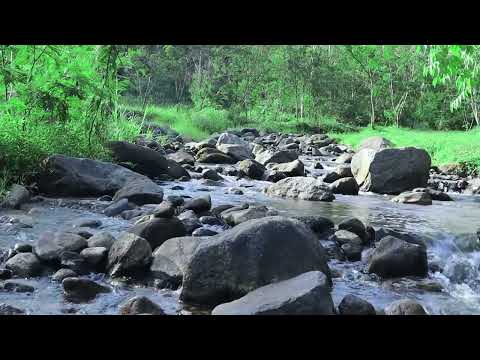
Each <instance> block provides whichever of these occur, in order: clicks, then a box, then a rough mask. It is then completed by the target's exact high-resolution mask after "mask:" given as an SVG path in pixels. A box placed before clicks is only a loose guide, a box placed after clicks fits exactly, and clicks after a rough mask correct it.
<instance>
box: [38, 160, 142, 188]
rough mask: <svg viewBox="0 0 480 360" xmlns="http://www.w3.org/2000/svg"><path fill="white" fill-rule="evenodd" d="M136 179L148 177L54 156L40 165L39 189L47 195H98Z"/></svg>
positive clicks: (110, 165) (86, 161)
mask: <svg viewBox="0 0 480 360" xmlns="http://www.w3.org/2000/svg"><path fill="white" fill-rule="evenodd" d="M139 180H144V181H148V178H146V177H145V176H143V175H140V174H138V173H136V172H133V171H131V170H128V169H126V168H124V167H122V166H119V165H115V164H111V163H106V162H101V161H96V160H90V159H80V158H72V157H68V156H63V155H54V156H51V157H49V158H48V159H46V160H45V162H44V163H43V164H42V171H41V173H40V175H39V178H38V187H39V190H40V192H42V193H45V194H47V195H55V196H101V195H113V194H115V192H117V191H118V190H120V189H121V188H122V187H124V186H125V185H126V184H127V183H130V182H132V181H139Z"/></svg>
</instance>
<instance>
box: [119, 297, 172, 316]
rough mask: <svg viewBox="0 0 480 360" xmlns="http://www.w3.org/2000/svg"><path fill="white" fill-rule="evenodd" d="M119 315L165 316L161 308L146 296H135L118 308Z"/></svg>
mask: <svg viewBox="0 0 480 360" xmlns="http://www.w3.org/2000/svg"><path fill="white" fill-rule="evenodd" d="M119 313H120V315H140V314H149V315H165V312H164V311H163V310H162V308H161V307H160V306H159V305H157V304H155V303H154V302H153V301H152V300H150V299H149V298H147V297H146V296H135V297H133V298H131V299H129V300H128V301H127V302H125V303H124V304H123V305H121V307H120V311H119Z"/></svg>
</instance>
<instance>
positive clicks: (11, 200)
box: [0, 184, 30, 209]
mask: <svg viewBox="0 0 480 360" xmlns="http://www.w3.org/2000/svg"><path fill="white" fill-rule="evenodd" d="M29 200H30V192H29V191H28V190H27V189H26V188H25V187H23V186H22V185H18V184H14V185H12V187H11V188H10V191H9V192H8V194H7V195H6V196H5V200H4V201H3V202H2V204H1V205H0V207H6V208H11V209H18V208H20V206H21V205H22V204H25V203H26V202H28V201H29Z"/></svg>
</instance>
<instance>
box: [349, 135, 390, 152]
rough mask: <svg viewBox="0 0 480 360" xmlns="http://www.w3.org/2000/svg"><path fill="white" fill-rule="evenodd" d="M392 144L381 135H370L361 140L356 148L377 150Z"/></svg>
mask: <svg viewBox="0 0 480 360" xmlns="http://www.w3.org/2000/svg"><path fill="white" fill-rule="evenodd" d="M392 146H393V144H392V142H391V141H390V140H388V139H385V138H384V137H381V136H372V137H369V138H367V139H365V140H363V141H362V142H361V143H360V145H359V146H358V150H359V151H360V150H362V149H372V150H375V151H378V150H382V149H388V148H390V147H392Z"/></svg>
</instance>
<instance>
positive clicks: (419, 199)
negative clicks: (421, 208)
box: [392, 191, 432, 205]
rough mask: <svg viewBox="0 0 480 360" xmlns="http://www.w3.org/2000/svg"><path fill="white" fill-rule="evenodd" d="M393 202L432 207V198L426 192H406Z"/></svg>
mask: <svg viewBox="0 0 480 360" xmlns="http://www.w3.org/2000/svg"><path fill="white" fill-rule="evenodd" d="M392 201H393V202H397V203H402V204H415V205H432V198H431V197H430V195H429V194H428V193H426V192H413V191H406V192H403V193H401V194H400V195H398V196H396V197H394V198H393V199H392Z"/></svg>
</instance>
